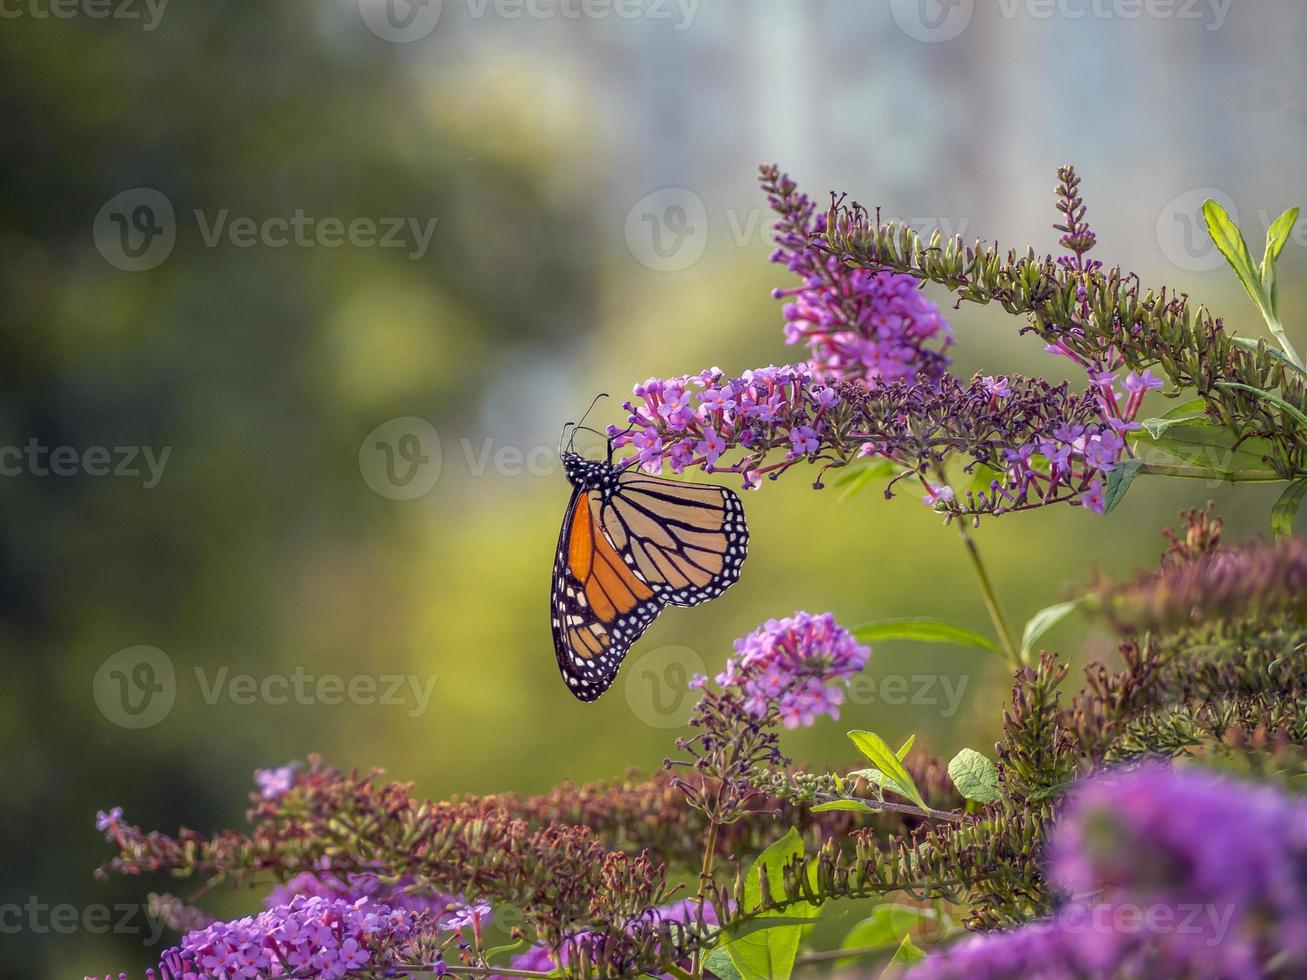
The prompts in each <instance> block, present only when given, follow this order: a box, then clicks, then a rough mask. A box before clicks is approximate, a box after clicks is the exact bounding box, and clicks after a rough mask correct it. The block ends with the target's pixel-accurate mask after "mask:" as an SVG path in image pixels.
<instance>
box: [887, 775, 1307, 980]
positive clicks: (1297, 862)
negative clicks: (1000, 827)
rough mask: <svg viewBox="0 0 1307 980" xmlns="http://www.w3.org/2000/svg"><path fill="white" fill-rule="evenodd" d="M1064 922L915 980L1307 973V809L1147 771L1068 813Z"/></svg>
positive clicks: (1055, 864)
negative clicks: (1276, 967) (1276, 968)
mask: <svg viewBox="0 0 1307 980" xmlns="http://www.w3.org/2000/svg"><path fill="white" fill-rule="evenodd" d="M1050 852H1051V860H1050V867H1049V877H1050V880H1051V882H1052V883H1053V885H1054V886H1055V887H1057V888H1059V889H1061V890H1063V891H1064V893H1065V895H1066V900H1065V902H1064V903H1063V905H1062V907H1061V908H1060V909H1059V911H1058V913H1057V915H1056V916H1055V917H1054V918H1052V919H1050V920H1046V921H1041V922H1034V923H1030V924H1028V925H1025V926H1022V927H1020V928H1018V929H1014V930H1012V931H1010V932H1006V933H996V934H991V935H987V936H979V937H976V938H974V939H971V940H968V941H966V942H964V943H961V944H959V945H958V946H956V947H954V948H953V949H951V950H949V951H948V952H947V953H946V954H943V955H940V956H935V957H931V958H930V959H928V960H927V961H926V962H925V963H923V964H922V965H920V966H919V967H917V968H916V969H915V970H914V971H913V972H912V973H911V974H910V980H1009V978H1022V980H1073V978H1086V977H1137V978H1146V977H1174V978H1191V980H1198V978H1206V980H1216V978H1230V980H1244V978H1247V980H1253V978H1263V977H1267V976H1269V975H1270V974H1268V973H1267V971H1266V968H1265V967H1264V965H1263V964H1265V963H1266V962H1268V960H1270V959H1272V958H1274V959H1275V960H1276V961H1277V962H1278V963H1279V964H1280V965H1281V967H1283V970H1284V972H1282V973H1278V974H1275V975H1277V976H1303V975H1307V804H1304V803H1303V802H1302V801H1300V800H1297V799H1293V798H1290V797H1286V796H1284V795H1283V794H1281V793H1280V792H1278V791H1276V790H1275V789H1272V788H1270V787H1266V786H1257V785H1253V784H1245V783H1242V782H1238V781H1236V780H1233V779H1229V778H1222V777H1218V776H1215V775H1213V774H1211V773H1209V772H1204V771H1202V770H1197V769H1189V770H1179V771H1172V770H1170V769H1168V768H1166V767H1165V766H1163V765H1161V764H1147V765H1145V766H1142V767H1140V768H1138V769H1136V770H1134V771H1130V772H1121V773H1116V774H1108V775H1106V776H1101V777H1098V778H1095V779H1091V780H1089V781H1087V782H1086V783H1085V784H1083V786H1082V787H1080V788H1079V789H1078V790H1077V791H1076V792H1074V793H1073V794H1072V796H1071V798H1070V800H1069V801H1068V803H1067V804H1066V805H1065V808H1064V810H1063V812H1062V815H1061V818H1060V820H1059V821H1058V824H1057V826H1056V828H1055V830H1054V833H1053V838H1052V843H1051V846H1050Z"/></svg>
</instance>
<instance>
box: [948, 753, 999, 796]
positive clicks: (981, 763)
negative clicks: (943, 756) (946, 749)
mask: <svg viewBox="0 0 1307 980" xmlns="http://www.w3.org/2000/svg"><path fill="white" fill-rule="evenodd" d="M948 775H949V778H950V779H952V780H953V785H954V786H956V787H957V788H958V792H959V793H961V794H962V795H963V796H965V797H966V798H967V799H968V800H975V801H976V802H977V803H993V802H994V801H995V800H998V799H1001V798H1002V796H1003V793H1002V790H1001V789H1000V788H999V784H998V769H997V768H996V767H995V766H994V763H992V762H991V761H990V760H989V758H988V757H987V756H984V755H982V754H981V753H979V752H977V751H976V750H975V749H963V750H962V751H961V752H959V753H958V754H957V755H955V756H954V757H953V758H952V759H951V760H950V761H949V764H948Z"/></svg>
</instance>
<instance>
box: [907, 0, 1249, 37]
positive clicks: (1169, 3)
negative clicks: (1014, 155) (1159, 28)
mask: <svg viewBox="0 0 1307 980" xmlns="http://www.w3.org/2000/svg"><path fill="white" fill-rule="evenodd" d="M1233 3H1234V0H996V2H995V3H994V4H993V6H992V7H991V9H996V10H997V11H998V13H999V16H1000V17H1002V18H1004V19H1005V20H1015V19H1016V18H1018V17H1029V18H1030V19H1032V20H1043V21H1050V20H1067V21H1083V20H1100V21H1104V20H1121V21H1136V20H1174V21H1191V22H1196V23H1201V24H1202V25H1203V27H1204V28H1205V29H1206V30H1208V31H1219V30H1220V29H1221V28H1222V27H1223V26H1224V25H1225V20H1226V18H1227V17H1228V16H1229V14H1230V8H1231V6H1232V5H1233ZM975 9H976V4H975V0H890V12H891V14H892V15H893V17H894V23H896V24H897V25H898V27H899V30H901V31H903V33H904V34H907V35H908V36H909V37H911V38H914V39H915V40H918V41H925V42H928V43H939V42H942V41H951V40H953V39H954V38H955V37H958V36H959V35H960V34H962V32H963V31H965V30H966V29H967V28H968V27H969V26H970V24H971V18H972V15H973V14H974V13H975Z"/></svg>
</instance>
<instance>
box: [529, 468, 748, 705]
mask: <svg viewBox="0 0 1307 980" xmlns="http://www.w3.org/2000/svg"><path fill="white" fill-rule="evenodd" d="M564 463H565V465H566V466H567V469H568V476H569V478H570V479H572V482H573V484H574V486H575V489H574V491H573V493H572V498H571V501H570V502H569V504H568V508H567V513H566V515H565V516H564V519H563V528H562V532H561V534H560V535H559V539H558V550H557V554H556V556H555V560H554V575H553V590H552V598H551V604H550V614H551V619H552V626H553V638H554V652H555V654H556V656H557V658H558V667H559V670H560V671H561V672H562V675H563V678H564V680H565V681H566V682H567V684H568V687H569V688H570V690H571V691H572V693H573V694H574V695H576V697H578V698H580V699H581V700H583V701H593V700H594V699H596V698H597V697H599V695H601V694H602V693H603V692H604V691H605V690H607V689H608V687H609V685H611V684H612V681H613V678H614V677H615V676H616V674H617V669H618V667H619V666H620V665H621V662H622V658H623V657H625V655H626V652H627V650H629V649H630V647H631V644H633V643H634V642H635V641H636V640H637V639H638V638H639V637H640V636H641V635H642V634H643V633H644V631H645V630H646V629H648V628H649V626H650V625H651V624H652V623H653V621H654V619H655V617H657V615H658V613H659V612H660V611H661V610H662V608H663V606H664V605H667V604H672V605H679V606H693V605H697V604H698V603H701V602H706V601H707V600H708V599H712V598H715V597H716V596H718V595H721V593H722V592H724V591H725V590H726V589H727V588H729V587H730V586H731V585H732V584H734V582H735V581H736V580H737V579H738V578H739V574H740V566H741V565H742V563H743V562H744V557H745V554H746V552H747V549H748V540H749V535H748V529H747V527H746V526H745V523H744V508H743V505H742V504H741V503H740V498H739V497H738V496H737V495H736V494H735V493H733V492H732V491H730V490H727V489H726V488H724V487H716V486H706V485H702V484H691V483H677V482H675V481H673V480H664V479H661V478H659V477H652V476H648V475H646V474H643V473H639V472H633V471H629V470H618V469H616V468H614V467H612V466H611V465H610V464H604V463H596V462H589V461H582V460H581V459H580V457H574V456H573V457H571V461H569V458H568V457H567V456H565V457H564Z"/></svg>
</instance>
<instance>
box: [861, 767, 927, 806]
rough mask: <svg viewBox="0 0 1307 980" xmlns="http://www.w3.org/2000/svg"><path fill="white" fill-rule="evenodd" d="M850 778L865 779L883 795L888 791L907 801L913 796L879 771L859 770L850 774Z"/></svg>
mask: <svg viewBox="0 0 1307 980" xmlns="http://www.w3.org/2000/svg"><path fill="white" fill-rule="evenodd" d="M849 777H850V778H855V777H856V778H858V779H865V780H866V781H867V782H869V783H871V785H872V786H875V787H876V789H878V790H880V791H881V792H882V793H884V792H886V791H888V792H890V793H893V794H894V795H895V796H901V797H903V798H904V799H905V800H910V799H912V794H910V793H909V792H908V791H907V790H906V789H904V788H903V787H902V786H900V785H899V784H898V783H896V782H894V780H892V779H890V777H889V776H886V775H885V774H884V773H883V772H881V771H880V770H879V769H858V770H855V771H854V772H851V773H849Z"/></svg>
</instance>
